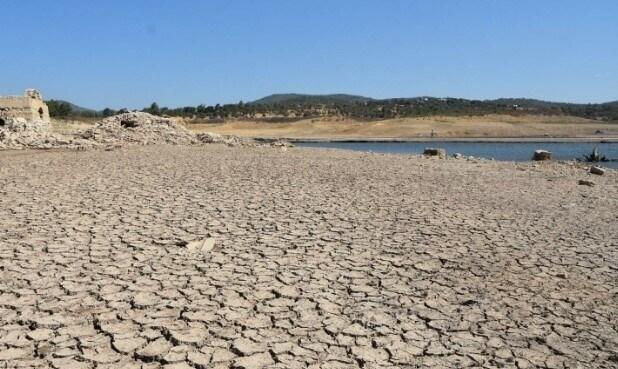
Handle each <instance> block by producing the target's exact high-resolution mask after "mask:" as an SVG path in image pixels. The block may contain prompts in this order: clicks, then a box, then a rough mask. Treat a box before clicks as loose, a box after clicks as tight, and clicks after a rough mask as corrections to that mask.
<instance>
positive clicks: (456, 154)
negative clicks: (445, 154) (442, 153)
mask: <svg viewBox="0 0 618 369" xmlns="http://www.w3.org/2000/svg"><path fill="white" fill-rule="evenodd" d="M453 157H454V158H455V159H461V158H463V155H462V154H460V153H458V152H456V153H454V154H453Z"/></svg>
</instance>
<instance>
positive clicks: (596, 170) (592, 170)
mask: <svg viewBox="0 0 618 369" xmlns="http://www.w3.org/2000/svg"><path fill="white" fill-rule="evenodd" d="M590 173H592V174H596V175H599V176H602V175H603V174H605V169H603V168H601V167H590Z"/></svg>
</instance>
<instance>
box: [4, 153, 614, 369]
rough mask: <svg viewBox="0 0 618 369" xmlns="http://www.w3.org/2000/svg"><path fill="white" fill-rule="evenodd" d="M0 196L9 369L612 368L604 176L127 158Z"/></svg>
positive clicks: (569, 169)
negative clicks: (202, 246)
mask: <svg viewBox="0 0 618 369" xmlns="http://www.w3.org/2000/svg"><path fill="white" fill-rule="evenodd" d="M582 178H590V179H592V180H593V181H594V182H595V183H596V186H594V187H587V186H579V185H578V184H577V181H578V180H579V179H582ZM0 194H1V196H0V367H53V368H159V367H163V368H169V369H183V368H359V367H362V368H417V367H439V368H442V367H453V368H459V367H487V368H489V367H505V368H527V367H541V368H544V367H546V368H575V367H581V368H588V367H590V368H616V367H618V316H617V311H618V296H617V293H618V244H617V243H618V174H617V173H616V171H608V173H606V175H604V176H602V177H591V176H590V175H589V174H587V173H586V171H585V170H584V169H582V168H577V167H574V166H567V165H562V164H546V165H545V164H544V165H540V166H536V167H535V166H533V165H532V164H512V163H497V162H489V161H484V162H479V163H477V162H468V161H465V160H435V159H423V158H420V157H409V156H389V155H377V154H368V153H354V152H338V151H319V150H307V149H304V150H303V149H291V150H288V151H286V152H283V151H280V150H274V149H260V148H227V147H222V146H216V145H211V146H207V147H174V146H167V147H140V148H130V149H124V150H120V151H112V152H101V151H99V152H43V153H41V152H20V153H0ZM209 237H212V238H215V240H216V242H215V245H214V248H212V249H211V250H210V251H208V252H207V253H205V254H204V253H201V252H197V253H196V252H190V250H188V249H187V248H185V247H183V246H182V245H183V244H186V242H187V241H192V240H196V239H198V240H199V239H205V238H209ZM183 241H184V243H183Z"/></svg>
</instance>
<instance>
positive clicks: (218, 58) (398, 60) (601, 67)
mask: <svg viewBox="0 0 618 369" xmlns="http://www.w3.org/2000/svg"><path fill="white" fill-rule="evenodd" d="M1 13H2V16H1V17H0V18H1V21H0V47H1V50H0V95H4V94H21V92H22V91H23V90H24V89H25V88H28V87H35V88H38V89H40V90H41V92H42V93H43V95H44V97H45V98H60V99H66V100H69V101H71V102H74V103H76V104H78V105H82V106H86V107H91V108H97V109H100V108H103V107H106V106H109V107H112V108H121V107H128V108H141V107H144V106H146V105H149V104H150V103H151V102H153V101H157V102H158V103H159V105H161V106H169V107H174V106H184V105H197V104H200V103H205V104H207V105H211V104H216V103H229V102H238V101H239V100H244V101H251V100H254V99H256V98H259V97H262V96H264V95H268V94H271V93H285V92H299V93H314V94H318V93H350V94H358V95H366V96H371V97H376V98H386V97H412V96H423V95H430V96H439V97H444V96H451V97H464V98H478V99H486V98H497V97H532V98H540V99H546V100H557V101H571V102H603V101H610V100H617V99H618V1H617V0H580V1H575V0H517V1H507V0H503V1H501V0H465V1H464V0H261V1H254V0H212V1H206V0H204V1H197V0H196V1H188V0H187V1H183V0H176V1H172V0H130V1H129V0H105V1H84V0H54V1H49V0H27V1H22V0H3V1H2V10H1Z"/></svg>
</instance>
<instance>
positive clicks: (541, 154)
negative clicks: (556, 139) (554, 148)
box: [532, 150, 551, 161]
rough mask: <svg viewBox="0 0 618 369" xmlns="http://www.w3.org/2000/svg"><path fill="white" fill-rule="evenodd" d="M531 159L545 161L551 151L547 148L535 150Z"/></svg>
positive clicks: (548, 158)
mask: <svg viewBox="0 0 618 369" xmlns="http://www.w3.org/2000/svg"><path fill="white" fill-rule="evenodd" d="M532 160H535V161H545V160H551V152H550V151H547V150H536V151H535V152H534V154H533V155H532Z"/></svg>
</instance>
